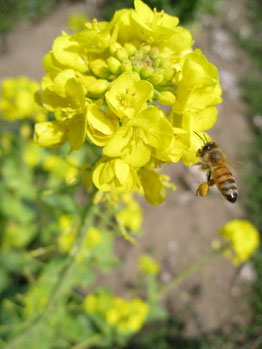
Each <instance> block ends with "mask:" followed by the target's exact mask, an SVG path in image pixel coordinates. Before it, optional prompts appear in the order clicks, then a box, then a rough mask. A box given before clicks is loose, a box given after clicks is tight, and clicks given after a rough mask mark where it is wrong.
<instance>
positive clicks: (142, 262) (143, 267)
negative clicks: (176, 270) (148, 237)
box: [139, 254, 160, 275]
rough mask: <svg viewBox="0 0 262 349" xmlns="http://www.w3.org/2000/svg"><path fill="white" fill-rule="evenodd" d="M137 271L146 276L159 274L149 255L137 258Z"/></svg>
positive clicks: (158, 269)
mask: <svg viewBox="0 0 262 349" xmlns="http://www.w3.org/2000/svg"><path fill="white" fill-rule="evenodd" d="M139 270H140V271H141V272H142V273H145V274H148V275H157V274H158V273H159V272H160V266H159V264H158V263H157V262H156V261H155V260H154V259H153V258H152V257H150V256H149V255H147V254H142V255H140V256H139Z"/></svg>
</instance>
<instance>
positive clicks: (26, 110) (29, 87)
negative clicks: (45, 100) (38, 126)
mask: <svg viewBox="0 0 262 349" xmlns="http://www.w3.org/2000/svg"><path fill="white" fill-rule="evenodd" d="M39 88H40V85H39V84H38V82H36V81H34V80H30V79H28V78H27V77H25V76H20V77H18V78H9V79H4V80H3V82H2V87H1V94H2V96H1V99H0V112H1V117H2V118H4V119H5V120H7V121H15V120H17V119H24V118H33V119H34V120H39V121H44V120H45V119H46V116H45V113H44V111H43V110H42V109H41V108H40V107H39V106H38V105H37V103H36V102H35V99H34V94H35V93H36V91H37V90H39Z"/></svg>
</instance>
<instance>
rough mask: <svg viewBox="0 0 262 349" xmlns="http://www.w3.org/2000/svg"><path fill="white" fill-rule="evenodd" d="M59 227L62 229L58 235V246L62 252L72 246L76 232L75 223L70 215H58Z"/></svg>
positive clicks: (67, 250)
mask: <svg viewBox="0 0 262 349" xmlns="http://www.w3.org/2000/svg"><path fill="white" fill-rule="evenodd" d="M59 228H60V230H61V231H62V232H61V234H60V235H59V237H58V248H59V251H60V252H62V253H65V252H69V251H70V250H71V248H72V246H73V243H74V241H75V239H76V234H77V225H75V224H73V221H72V217H71V216H70V215H66V214H64V215H62V216H60V217H59Z"/></svg>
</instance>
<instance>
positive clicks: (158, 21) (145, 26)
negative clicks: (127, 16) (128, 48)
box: [131, 0, 179, 42]
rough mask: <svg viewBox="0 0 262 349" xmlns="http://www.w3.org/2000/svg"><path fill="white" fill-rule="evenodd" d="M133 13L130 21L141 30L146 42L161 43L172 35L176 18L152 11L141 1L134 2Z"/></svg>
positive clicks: (162, 12)
mask: <svg viewBox="0 0 262 349" xmlns="http://www.w3.org/2000/svg"><path fill="white" fill-rule="evenodd" d="M134 5H135V11H132V13H131V16H132V19H133V20H134V21H135V22H136V24H137V25H139V26H141V29H142V30H143V34H144V39H146V40H148V41H154V42H156V41H161V40H164V39H167V38H168V37H169V36H170V35H172V34H173V31H174V29H175V27H176V26H177V24H178V22H179V20H178V18H177V17H173V16H169V15H168V14H166V13H164V11H163V10H162V11H161V12H157V11H156V10H155V9H154V11H152V10H151V9H150V7H149V6H147V5H146V4H144V3H143V2H142V1H141V0H135V1H134Z"/></svg>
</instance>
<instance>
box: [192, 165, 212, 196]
mask: <svg viewBox="0 0 262 349" xmlns="http://www.w3.org/2000/svg"><path fill="white" fill-rule="evenodd" d="M214 184H215V182H214V179H213V178H211V171H210V170H209V171H208V172H207V181H206V182H204V183H202V184H200V186H199V187H198V189H197V191H196V196H197V195H200V196H206V195H207V192H208V189H209V187H212V185H214Z"/></svg>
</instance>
